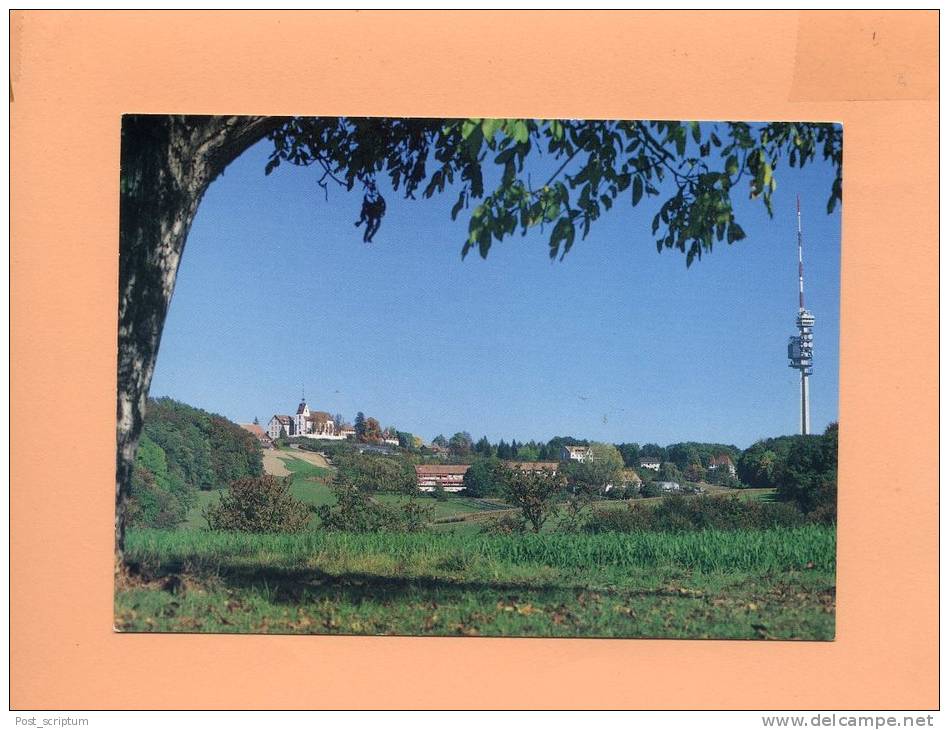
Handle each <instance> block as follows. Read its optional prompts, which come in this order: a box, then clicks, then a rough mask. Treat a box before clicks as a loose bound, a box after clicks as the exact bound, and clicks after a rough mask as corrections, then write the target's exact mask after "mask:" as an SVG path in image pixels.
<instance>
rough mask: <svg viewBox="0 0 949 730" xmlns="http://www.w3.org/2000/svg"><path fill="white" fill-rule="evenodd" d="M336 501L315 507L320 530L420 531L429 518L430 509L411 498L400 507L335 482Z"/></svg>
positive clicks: (430, 514) (342, 483) (430, 515)
mask: <svg viewBox="0 0 949 730" xmlns="http://www.w3.org/2000/svg"><path fill="white" fill-rule="evenodd" d="M334 491H335V492H336V504H334V505H332V506H329V505H321V506H320V507H317V508H316V514H317V516H318V517H319V519H320V523H321V526H322V528H323V529H324V530H329V531H337V532H385V531H387V532H420V531H421V530H424V529H425V526H426V524H427V523H428V522H429V521H430V520H431V517H432V509H431V508H430V507H423V506H421V505H420V504H419V503H418V502H415V501H414V500H412V501H408V502H406V503H405V504H403V505H401V506H400V507H392V506H389V505H385V504H381V503H379V502H376V501H375V500H374V499H372V497H370V496H369V495H368V494H365V493H363V492H360V491H359V490H358V489H356V488H355V487H353V486H351V485H348V484H346V483H344V482H337V483H336V485H335V487H334Z"/></svg>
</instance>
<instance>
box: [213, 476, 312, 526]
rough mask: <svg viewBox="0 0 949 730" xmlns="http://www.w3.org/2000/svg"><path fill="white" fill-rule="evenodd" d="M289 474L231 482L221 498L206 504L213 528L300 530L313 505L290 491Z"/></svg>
mask: <svg viewBox="0 0 949 730" xmlns="http://www.w3.org/2000/svg"><path fill="white" fill-rule="evenodd" d="M290 482H291V479H290V477H283V478H280V477H274V476H271V475H269V474H266V475H264V476H261V477H244V478H243V479H238V480H236V481H234V482H231V485H230V486H229V487H228V488H227V491H226V492H225V493H224V494H222V495H221V501H220V502H219V503H218V504H217V505H214V506H208V507H205V508H204V518H205V519H206V520H207V522H208V527H209V528H210V529H212V530H235V531H237V532H301V531H302V530H304V529H306V526H307V523H308V522H309V520H310V509H309V507H307V506H306V505H305V504H304V503H303V502H301V501H300V500H298V499H296V498H295V497H294V496H293V495H292V494H290Z"/></svg>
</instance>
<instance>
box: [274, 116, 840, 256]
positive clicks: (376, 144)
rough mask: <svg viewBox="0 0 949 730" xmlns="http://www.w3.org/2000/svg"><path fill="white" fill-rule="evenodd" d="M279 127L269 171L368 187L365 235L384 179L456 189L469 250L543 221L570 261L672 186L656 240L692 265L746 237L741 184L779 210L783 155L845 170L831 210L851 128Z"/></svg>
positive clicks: (347, 123) (503, 122)
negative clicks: (606, 222)
mask: <svg viewBox="0 0 949 730" xmlns="http://www.w3.org/2000/svg"><path fill="white" fill-rule="evenodd" d="M269 138H270V140H271V141H272V142H273V145H274V148H273V151H272V153H271V155H270V159H269V161H268V162H267V165H266V168H265V172H266V173H267V174H269V173H271V172H272V171H273V170H274V169H276V168H277V167H278V166H279V165H280V164H282V163H284V162H288V163H291V164H294V165H302V166H315V167H316V169H317V170H318V174H319V179H318V182H319V184H320V185H322V186H323V187H324V188H325V187H327V186H328V185H329V184H331V183H337V184H339V185H342V186H344V187H345V188H346V189H347V190H352V189H353V188H355V187H356V186H357V185H358V186H361V188H362V190H363V203H362V209H361V212H360V217H359V220H358V221H357V222H356V225H357V226H363V225H365V229H364V232H363V239H364V240H365V241H371V240H372V238H373V237H374V236H375V234H376V233H377V232H378V231H379V228H380V226H381V224H382V220H383V218H384V216H385V213H386V201H385V198H384V196H383V190H382V188H383V182H382V181H383V180H384V179H385V178H388V182H389V184H390V187H391V188H392V190H393V191H394V192H398V193H401V194H403V195H404V196H405V197H406V198H414V197H416V195H419V194H420V195H422V196H423V197H426V198H429V197H431V196H433V195H434V194H435V193H441V192H444V191H446V190H447V189H451V190H452V191H453V192H455V193H457V199H456V202H455V204H454V207H453V208H452V211H451V215H452V218H453V219H454V218H457V217H458V216H459V214H461V212H462V211H463V210H467V209H470V210H471V212H470V214H469V223H468V236H467V238H466V239H465V240H464V241H463V242H462V248H461V253H462V256H466V255H467V254H468V253H469V252H470V251H471V250H472V249H477V251H478V252H479V254H480V255H481V256H482V257H486V256H487V255H488V252H489V251H490V249H491V246H492V245H493V244H494V243H495V242H498V241H502V240H503V239H504V238H506V237H508V236H511V235H513V234H514V233H515V232H517V231H520V232H521V233H522V234H523V233H527V231H528V230H529V229H531V228H534V227H538V226H540V227H545V228H546V229H549V234H548V245H549V255H550V257H551V258H556V257H557V256H560V257H561V258H562V257H563V256H564V255H565V254H566V253H567V252H569V251H570V249H571V248H572V247H573V245H574V243H575V242H576V240H577V238H578V234H579V237H580V238H585V237H586V236H587V234H588V233H589V232H590V228H591V226H592V225H593V223H594V222H595V221H596V220H597V219H598V218H599V217H600V216H601V215H603V213H605V212H607V211H609V210H610V209H611V208H612V207H613V205H614V204H615V203H617V202H619V201H621V199H624V198H625V199H626V200H628V202H629V203H630V204H631V205H633V206H637V205H639V203H640V202H641V201H642V200H644V199H648V198H662V197H665V198H666V199H665V200H664V201H662V202H661V204H660V205H659V209H658V211H657V212H656V213H655V216H654V217H653V219H652V227H651V233H652V235H653V237H654V238H655V243H656V247H657V249H658V250H660V251H661V250H662V249H664V248H670V249H676V250H678V251H681V252H682V253H684V254H685V256H686V264H687V265H691V264H692V262H693V261H694V260H695V259H697V258H701V257H702V254H703V253H707V252H709V251H711V250H712V248H713V246H714V244H715V243H716V242H718V243H721V242H726V243H729V244H731V243H734V242H736V241H740V240H742V239H743V238H744V237H745V233H744V230H743V229H742V227H741V225H740V224H739V222H738V221H737V220H736V219H735V214H734V207H733V195H734V194H735V193H736V191H741V190H742V189H744V190H746V191H747V194H748V195H749V196H750V197H751V198H758V199H760V200H761V201H762V202H763V204H764V206H765V208H766V209H767V211H768V214H769V215H770V214H772V208H771V199H772V193H773V192H774V190H775V188H776V186H777V178H776V175H775V173H776V170H777V169H778V167H779V165H780V164H781V162H782V161H784V162H786V164H787V165H788V166H789V167H803V166H805V165H806V164H808V163H811V162H813V161H814V160H816V159H818V158H822V159H824V160H826V161H829V162H830V163H831V164H832V166H833V168H834V170H835V175H834V179H833V181H832V182H831V185H830V190H829V195H828V199H827V211H828V212H832V211H833V210H834V208H835V207H836V206H837V204H838V203H839V202H840V200H841V195H842V188H841V168H842V140H843V131H842V129H841V127H840V126H839V125H834V124H808V123H798V122H775V123H771V124H761V125H753V124H749V123H746V122H724V123H705V124H700V123H699V122H695V121H692V122H673V121H608V120H603V121H587V120H571V119H543V120H541V119H402V118H356V117H293V118H290V119H287V120H286V121H284V122H283V123H282V124H281V125H280V126H278V127H277V128H275V129H273V130H272V131H271V132H270V134H269ZM541 156H544V157H546V158H548V159H549V160H550V166H551V168H552V170H551V172H550V174H549V175H548V176H545V179H543V180H540V179H538V180H535V179H532V175H531V172H530V170H531V169H533V166H531V167H530V168H529V167H527V166H525V163H527V162H528V161H529V160H534V161H536V160H537V159H538V158H539V157H541ZM491 168H494V169H493V170H492V169H491ZM492 173H499V174H492ZM495 178H497V180H498V181H497V183H496V184H495V185H493V186H489V185H486V180H488V179H492V180H493V179H495ZM743 181H744V183H745V185H744V188H743V187H742V182H743ZM489 188H490V189H489Z"/></svg>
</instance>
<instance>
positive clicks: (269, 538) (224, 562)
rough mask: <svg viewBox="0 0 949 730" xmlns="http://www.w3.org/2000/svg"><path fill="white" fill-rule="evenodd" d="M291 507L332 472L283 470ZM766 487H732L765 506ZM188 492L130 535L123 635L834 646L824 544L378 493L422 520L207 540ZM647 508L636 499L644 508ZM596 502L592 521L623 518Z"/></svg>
mask: <svg viewBox="0 0 949 730" xmlns="http://www.w3.org/2000/svg"><path fill="white" fill-rule="evenodd" d="M286 463H287V468H288V469H289V471H290V472H291V474H292V475H293V479H292V484H291V491H292V493H293V495H294V496H296V497H297V498H298V499H300V500H302V501H303V502H305V503H307V504H309V505H313V506H319V505H327V504H333V503H334V502H335V496H334V494H333V492H332V489H331V488H330V486H329V483H330V481H331V479H332V476H333V471H332V470H330V469H325V468H322V467H318V466H314V465H312V464H310V463H308V462H305V461H303V460H301V459H288V460H287V462H286ZM772 492H773V490H741V491H738V492H736V493H737V494H738V496H739V497H740V498H741V499H754V500H769V499H771V498H772ZM220 494H221V493H220V491H205V492H200V493H199V494H198V496H197V501H196V504H195V505H194V506H193V507H192V509H191V510H190V512H189V513H188V517H187V520H186V521H185V522H184V523H183V524H182V525H181V526H180V527H179V528H178V529H177V530H144V529H138V530H130V531H129V533H128V538H127V556H128V559H129V560H130V561H131V562H132V563H133V564H135V565H137V566H138V570H139V572H138V574H137V576H138V577H136V578H134V579H132V580H131V581H128V582H127V583H126V584H125V585H123V586H122V587H121V588H120V589H119V590H118V591H117V593H116V600H115V615H116V626H117V627H118V628H119V629H120V630H123V631H167V632H178V631H201V632H240V633H247V632H264V633H333V634H337V633H340V634H403V635H405V634H409V635H419V634H422V635H471V636H477V635H481V636H587V637H594V636H615V637H657V638H660V637H661V638H719V639H812V640H815V639H816V640H828V639H832V638H833V636H834V607H835V588H834V585H835V533H834V529H833V528H830V527H821V526H817V525H808V526H805V527H800V528H793V529H790V528H782V529H767V530H746V531H740V530H735V531H714V530H705V531H698V532H685V533H662V532H638V533H603V534H564V533H561V532H557V531H556V530H554V529H553V527H554V525H555V524H556V519H551V520H549V521H548V524H547V525H546V526H545V529H544V531H543V532H541V533H540V534H537V535H533V534H527V535H507V536H503V535H486V534H484V533H483V532H482V525H483V524H484V520H485V519H488V518H490V516H491V515H492V514H496V513H497V509H498V508H499V507H501V508H503V507H505V505H503V503H500V502H499V501H497V500H481V499H472V498H467V497H459V496H455V495H451V496H448V497H447V498H446V499H445V500H443V501H439V500H436V499H433V498H432V497H431V496H427V495H398V494H386V493H377V494H374V495H373V499H374V500H376V501H378V502H382V503H384V504H389V505H394V506H395V505H398V504H401V503H404V502H406V501H414V502H417V503H419V504H421V505H423V506H425V507H428V508H431V510H432V519H433V524H431V525H430V527H429V529H428V530H427V531H425V532H422V533H411V534H405V533H375V534H349V533H327V532H323V531H321V530H320V527H319V521H318V520H317V519H316V518H315V517H314V519H313V520H312V521H311V527H310V529H309V530H308V531H306V532H304V533H303V534H299V535H247V534H240V533H211V532H208V531H207V530H206V529H205V528H206V522H205V520H204V518H203V517H202V514H201V513H202V510H203V509H204V507H205V506H206V505H209V504H214V503H215V502H216V501H217V500H218V499H219V498H220ZM661 499H662V498H655V499H648V500H641V501H642V502H643V503H647V504H648V503H657V502H659V501H660V500H661ZM625 506H626V502H625V501H619V500H616V501H603V502H599V503H598V504H597V508H598V509H614V508H615V509H619V508H625Z"/></svg>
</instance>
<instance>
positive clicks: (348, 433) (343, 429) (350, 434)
mask: <svg viewBox="0 0 949 730" xmlns="http://www.w3.org/2000/svg"><path fill="white" fill-rule="evenodd" d="M339 435H340V436H342V437H343V438H344V439H354V438H356V429H355V428H353V427H352V426H351V425H350V424H348V423H346V424H343V425H342V426H340V428H339Z"/></svg>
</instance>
